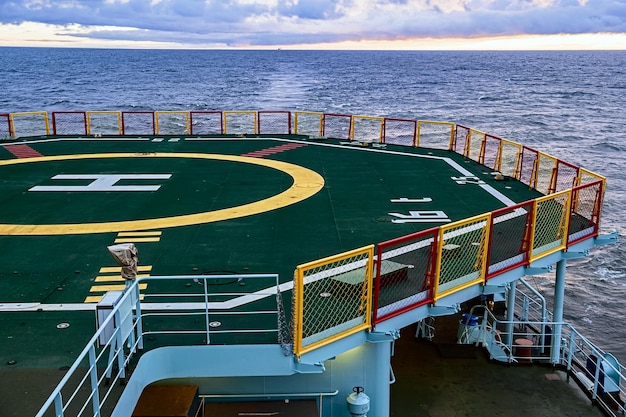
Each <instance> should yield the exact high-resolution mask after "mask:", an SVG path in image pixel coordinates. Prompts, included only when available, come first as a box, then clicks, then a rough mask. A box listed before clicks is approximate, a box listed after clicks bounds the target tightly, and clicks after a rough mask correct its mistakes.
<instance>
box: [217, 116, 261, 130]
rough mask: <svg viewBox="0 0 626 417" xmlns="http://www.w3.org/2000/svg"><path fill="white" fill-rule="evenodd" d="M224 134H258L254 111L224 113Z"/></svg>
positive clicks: (256, 117) (256, 118)
mask: <svg viewBox="0 0 626 417" xmlns="http://www.w3.org/2000/svg"><path fill="white" fill-rule="evenodd" d="M222 114H223V115H224V133H225V134H246V133H253V134H255V135H256V134H258V133H259V132H258V129H257V127H258V120H259V119H258V114H257V112H256V111H252V110H249V111H225V112H222Z"/></svg>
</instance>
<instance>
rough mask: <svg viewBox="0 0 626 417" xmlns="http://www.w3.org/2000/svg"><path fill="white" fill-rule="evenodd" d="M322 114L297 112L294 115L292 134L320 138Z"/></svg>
mask: <svg viewBox="0 0 626 417" xmlns="http://www.w3.org/2000/svg"><path fill="white" fill-rule="evenodd" d="M323 119H324V113H318V112H312V111H297V112H295V113H294V133H295V134H296V135H309V136H321V135H322V131H323V130H324V128H323V126H324V125H323Z"/></svg>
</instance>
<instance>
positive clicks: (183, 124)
mask: <svg viewBox="0 0 626 417" xmlns="http://www.w3.org/2000/svg"><path fill="white" fill-rule="evenodd" d="M155 115H156V118H155V131H156V134H157V135H159V134H162V133H163V134H170V135H171V134H178V135H186V134H189V133H190V132H191V124H190V122H189V120H190V117H189V112H186V111H157V112H155ZM163 125H165V126H166V128H164V129H161V126H163ZM166 129H167V130H166Z"/></svg>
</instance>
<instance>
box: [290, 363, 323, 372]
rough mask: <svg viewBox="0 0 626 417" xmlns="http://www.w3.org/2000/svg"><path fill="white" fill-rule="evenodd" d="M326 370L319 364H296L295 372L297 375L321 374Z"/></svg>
mask: <svg viewBox="0 0 626 417" xmlns="http://www.w3.org/2000/svg"><path fill="white" fill-rule="evenodd" d="M325 370H326V368H325V367H324V364H323V363H321V362H318V363H304V362H296V363H295V371H296V372H297V373H299V374H321V373H322V372H324V371H325Z"/></svg>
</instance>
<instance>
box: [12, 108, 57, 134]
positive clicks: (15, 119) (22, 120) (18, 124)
mask: <svg viewBox="0 0 626 417" xmlns="http://www.w3.org/2000/svg"><path fill="white" fill-rule="evenodd" d="M41 121H43V126H41ZM9 123H11V124H12V125H13V132H14V135H15V136H17V137H19V136H20V131H22V129H26V127H22V126H23V125H27V126H29V131H30V126H32V125H36V126H39V128H42V127H43V131H42V130H35V131H34V132H32V131H31V133H30V135H31V136H35V135H49V134H50V121H49V118H48V113H47V112H45V111H28V112H20V113H10V114H9Z"/></svg>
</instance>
